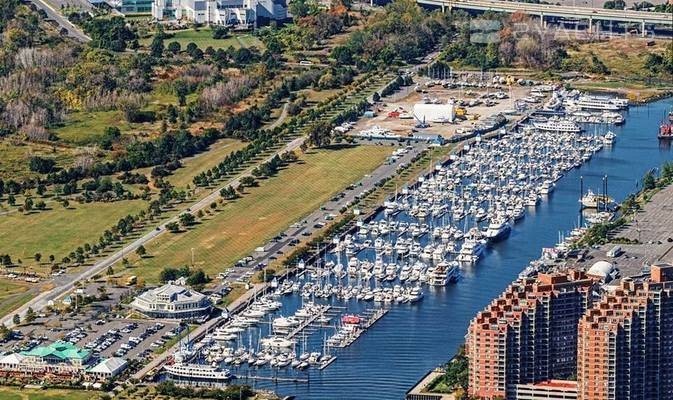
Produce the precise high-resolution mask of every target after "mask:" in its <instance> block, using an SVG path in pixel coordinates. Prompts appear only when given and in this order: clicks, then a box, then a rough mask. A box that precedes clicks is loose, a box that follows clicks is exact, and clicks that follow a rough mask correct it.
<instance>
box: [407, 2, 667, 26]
mask: <svg viewBox="0 0 673 400" xmlns="http://www.w3.org/2000/svg"><path fill="white" fill-rule="evenodd" d="M416 1H417V2H418V3H419V4H427V5H433V6H439V7H442V8H443V9H444V8H449V9H451V8H460V9H467V10H482V11H487V10H490V11H496V12H508V13H514V12H522V13H525V14H530V15H536V16H544V17H561V18H575V19H590V20H594V21H597V20H604V21H621V22H632V23H639V24H640V23H642V24H661V25H667V26H671V25H673V20H672V18H671V14H668V13H658V12H649V11H633V10H610V9H603V8H590V7H575V6H562V5H556V4H534V3H523V2H516V1H499V0H416Z"/></svg>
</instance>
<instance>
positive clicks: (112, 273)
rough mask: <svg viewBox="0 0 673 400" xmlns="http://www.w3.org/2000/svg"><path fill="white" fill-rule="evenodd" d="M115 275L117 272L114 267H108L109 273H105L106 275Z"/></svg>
mask: <svg viewBox="0 0 673 400" xmlns="http://www.w3.org/2000/svg"><path fill="white" fill-rule="evenodd" d="M114 274H115V271H114V269H112V265H110V266H108V267H107V271H105V275H107V276H111V275H114Z"/></svg>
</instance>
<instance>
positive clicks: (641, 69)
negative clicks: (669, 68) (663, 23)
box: [568, 38, 673, 102]
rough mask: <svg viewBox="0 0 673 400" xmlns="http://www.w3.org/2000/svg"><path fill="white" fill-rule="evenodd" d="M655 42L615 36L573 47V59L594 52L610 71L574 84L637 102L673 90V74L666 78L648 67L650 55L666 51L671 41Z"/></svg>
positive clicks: (571, 56) (583, 57) (584, 57)
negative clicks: (647, 61) (616, 94)
mask: <svg viewBox="0 0 673 400" xmlns="http://www.w3.org/2000/svg"><path fill="white" fill-rule="evenodd" d="M648 42H650V43H649V44H650V45H648ZM653 43H654V44H652V42H651V40H650V39H641V38H613V39H610V40H606V41H602V42H594V43H585V44H581V45H578V46H576V47H575V48H572V49H570V50H569V51H568V55H569V56H570V58H571V60H578V61H579V60H582V59H586V58H587V57H591V55H592V54H593V55H596V57H597V58H598V59H600V60H601V61H602V62H603V64H605V66H606V67H607V69H608V70H609V71H610V73H609V75H605V76H602V77H601V76H596V77H592V79H583V80H580V81H578V82H572V83H571V84H572V86H573V87H576V88H578V89H581V90H593V91H606V92H614V93H619V94H621V95H624V96H628V97H629V98H630V99H631V100H632V101H636V102H640V101H647V100H648V99H652V98H657V97H660V96H662V95H665V94H666V93H669V94H670V93H672V92H673V77H668V79H664V77H661V76H655V75H652V73H651V72H650V71H649V70H648V69H647V67H646V66H645V63H646V60H647V56H648V54H651V53H657V54H663V53H664V48H665V46H666V44H667V43H668V41H663V40H657V41H654V42H653Z"/></svg>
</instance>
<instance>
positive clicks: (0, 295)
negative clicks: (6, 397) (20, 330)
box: [0, 279, 33, 397]
mask: <svg viewBox="0 0 673 400" xmlns="http://www.w3.org/2000/svg"><path fill="white" fill-rule="evenodd" d="M28 288H29V285H28V284H27V283H24V282H19V281H10V280H7V279H0V316H2V315H5V314H7V313H9V312H11V311H13V310H14V309H16V308H18V307H19V306H20V305H22V304H23V303H25V302H27V301H28V300H30V299H31V298H32V297H33V294H32V293H28V292H26V291H27V290H28ZM0 393H2V391H0ZM0 397H1V396H0Z"/></svg>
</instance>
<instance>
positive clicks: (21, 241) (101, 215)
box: [0, 200, 146, 272]
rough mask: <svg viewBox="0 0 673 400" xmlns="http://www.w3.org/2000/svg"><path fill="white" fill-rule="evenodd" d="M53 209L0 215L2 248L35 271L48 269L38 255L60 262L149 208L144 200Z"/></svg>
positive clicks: (73, 203) (55, 205) (73, 205)
mask: <svg viewBox="0 0 673 400" xmlns="http://www.w3.org/2000/svg"><path fill="white" fill-rule="evenodd" d="M52 207H53V209H52V210H47V211H43V212H39V213H32V214H29V215H24V214H23V213H18V212H14V213H11V214H7V215H2V216H0V249H2V251H3V252H5V253H8V254H10V255H11V256H12V260H13V261H14V262H17V260H18V259H21V260H22V261H23V265H24V266H26V268H29V269H31V268H32V269H33V270H34V271H41V272H44V270H46V269H47V267H46V266H38V265H36V263H35V262H34V261H33V255H34V254H35V253H38V252H39V253H41V254H42V256H43V258H42V262H43V263H44V262H46V261H47V260H48V257H49V255H50V254H53V255H54V256H55V257H56V260H60V259H61V258H62V257H64V256H65V255H67V254H68V253H70V252H71V251H73V250H74V249H75V248H76V247H77V246H82V245H84V243H86V242H89V243H93V242H96V241H97V240H98V238H99V237H100V235H101V234H102V233H103V232H104V231H105V230H106V229H109V228H110V227H112V226H113V225H114V224H116V223H117V221H118V220H119V218H121V217H124V216H126V215H127V214H136V213H137V212H138V211H140V210H141V209H143V208H145V207H146V202H145V201H143V200H132V201H118V202H114V203H88V204H79V203H76V202H71V203H70V208H69V209H67V210H66V209H63V207H61V205H60V204H53V205H52Z"/></svg>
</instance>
